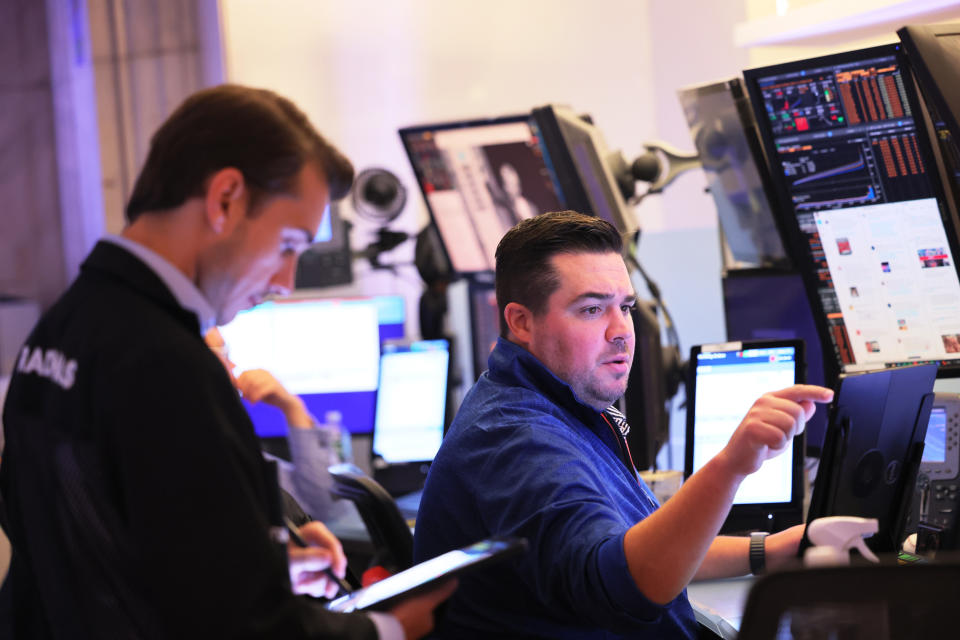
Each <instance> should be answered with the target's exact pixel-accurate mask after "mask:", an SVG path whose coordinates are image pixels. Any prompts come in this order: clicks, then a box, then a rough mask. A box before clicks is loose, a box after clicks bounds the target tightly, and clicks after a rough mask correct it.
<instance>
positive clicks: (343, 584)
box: [283, 516, 353, 595]
mask: <svg viewBox="0 0 960 640" xmlns="http://www.w3.org/2000/svg"><path fill="white" fill-rule="evenodd" d="M283 524H284V526H286V528H287V533H289V534H290V540H292V541H293V544H295V545H297V546H298V547H301V548H304V549H306V548H307V547H309V546H310V545H309V544H307V541H306V540H304V539H303V538H301V537H300V534H299V533H297V526H296V525H295V524H293V522H292V521H291V520H290V518H288V517H286V516H284V518H283ZM323 573H324V574H326V576H327V577H328V578H330V579H331V580H333V581H334V582H335V583H336V584H337V586H338V587H340V591H342V592H343V593H345V594H349V593H353V589H351V588H350V585H349V584H347V581H346V580H344V579H343V578H341V577H339V576H338V575H337V574H335V573H334V572H333V569H332V568H330V567H327V568H326V569H324V570H323ZM337 595H339V593H338V594H337Z"/></svg>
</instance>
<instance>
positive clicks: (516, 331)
mask: <svg viewBox="0 0 960 640" xmlns="http://www.w3.org/2000/svg"><path fill="white" fill-rule="evenodd" d="M503 318H504V320H506V322H507V329H509V330H510V334H511V335H512V336H513V338H514V339H515V340H516V342H518V343H519V344H521V345H526V344H528V343H529V342H530V334H531V331H532V329H533V312H531V311H530V309H528V308H527V307H525V306H524V305H522V304H520V303H519V302H508V303H507V306H505V307H504V308H503Z"/></svg>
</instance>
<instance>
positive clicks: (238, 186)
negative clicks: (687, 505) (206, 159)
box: [204, 167, 247, 234]
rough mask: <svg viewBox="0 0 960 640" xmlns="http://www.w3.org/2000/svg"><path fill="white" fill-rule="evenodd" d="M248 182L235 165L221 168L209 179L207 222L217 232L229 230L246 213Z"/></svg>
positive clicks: (206, 200) (206, 201)
mask: <svg viewBox="0 0 960 640" xmlns="http://www.w3.org/2000/svg"><path fill="white" fill-rule="evenodd" d="M246 204H247V184H246V181H245V180H244V179H243V173H241V172H240V170H239V169H236V168H234V167H225V168H223V169H220V170H219V171H217V172H216V173H214V174H213V175H212V176H210V179H209V180H208V181H207V189H206V196H205V199H204V205H205V207H204V210H205V213H206V220H207V224H208V225H210V228H211V229H212V230H213V231H214V232H215V233H218V234H219V233H223V232H224V231H227V230H229V229H230V228H231V227H232V226H233V225H234V224H236V222H237V220H238V219H239V218H241V217H243V216H245V215H246V213H247V212H246Z"/></svg>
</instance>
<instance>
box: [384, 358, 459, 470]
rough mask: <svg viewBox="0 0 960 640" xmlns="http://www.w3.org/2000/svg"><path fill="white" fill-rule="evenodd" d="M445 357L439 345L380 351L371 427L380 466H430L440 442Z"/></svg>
mask: <svg viewBox="0 0 960 640" xmlns="http://www.w3.org/2000/svg"><path fill="white" fill-rule="evenodd" d="M449 358H450V355H449V351H448V350H447V343H446V341H445V340H439V341H437V340H427V341H422V342H419V343H414V344H413V345H412V346H411V347H410V348H409V349H397V350H391V349H389V348H388V347H385V349H384V353H383V356H381V359H380V387H379V389H378V390H377V412H376V420H375V422H374V427H373V451H374V453H376V454H378V455H379V456H381V457H382V458H383V459H384V460H385V461H386V462H389V463H400V462H422V461H428V460H433V458H434V456H436V455H437V451H438V450H439V449H440V442H441V440H443V424H444V416H445V413H446V398H447V373H448V370H449Z"/></svg>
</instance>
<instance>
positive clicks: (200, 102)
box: [126, 84, 353, 222]
mask: <svg viewBox="0 0 960 640" xmlns="http://www.w3.org/2000/svg"><path fill="white" fill-rule="evenodd" d="M307 162H315V163H316V165H317V167H318V168H319V169H320V170H321V171H322V172H323V176H324V178H326V181H327V186H328V187H329V189H330V199H331V200H338V199H340V198H342V197H343V196H344V195H346V194H347V193H348V192H349V190H350V185H351V184H352V183H353V165H352V164H350V161H349V160H348V159H347V158H346V157H345V156H344V155H343V154H342V153H340V151H339V150H337V149H336V147H334V146H333V145H331V144H330V143H328V142H327V141H326V140H324V138H323V136H321V135H320V134H319V133H317V131H316V130H315V129H314V128H313V126H312V125H311V124H310V121H309V120H307V117H306V116H305V115H304V114H303V112H302V111H300V110H299V109H298V108H297V107H296V106H295V105H294V104H293V103H292V102H290V101H289V100H287V99H286V98H283V97H281V96H279V95H277V94H276V93H273V92H272V91H267V90H265V89H253V88H250V87H243V86H240V85H235V84H224V85H220V86H217V87H213V88H211V89H204V90H202V91H198V92H197V93H195V94H193V95H192V96H190V97H189V98H187V99H186V100H185V101H184V102H183V104H181V105H180V106H179V107H178V108H177V110H176V111H174V112H173V114H172V115H171V116H170V117H169V118H167V120H166V122H164V123H163V124H162V125H161V126H160V128H159V129H157V132H156V133H154V134H153V138H152V139H151V140H150V151H149V153H148V154H147V161H146V163H144V166H143V169H142V170H141V171H140V175H139V177H138V178H137V182H136V184H134V186H133V193H132V194H131V195H130V201H129V203H128V204H127V210H126V214H127V221H128V222H133V221H134V220H136V218H137V217H138V216H139V215H140V214H142V213H145V212H148V211H166V210H169V209H174V208H176V207H179V206H180V205H182V204H183V203H184V202H186V201H187V200H188V199H189V198H192V197H196V196H202V195H203V191H204V188H205V186H206V182H207V179H208V178H209V177H210V176H211V175H213V174H214V173H215V172H217V171H219V170H221V169H224V168H226V167H234V168H236V169H238V170H239V171H240V172H241V173H242V174H243V177H244V180H245V181H246V184H247V189H249V191H250V210H251V211H254V210H255V208H256V204H257V203H258V202H259V200H260V199H262V198H263V197H265V196H270V195H274V194H280V193H292V192H293V189H294V180H295V178H296V176H297V174H298V173H299V172H300V170H301V169H302V168H303V166H304V165H305V163H307Z"/></svg>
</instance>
